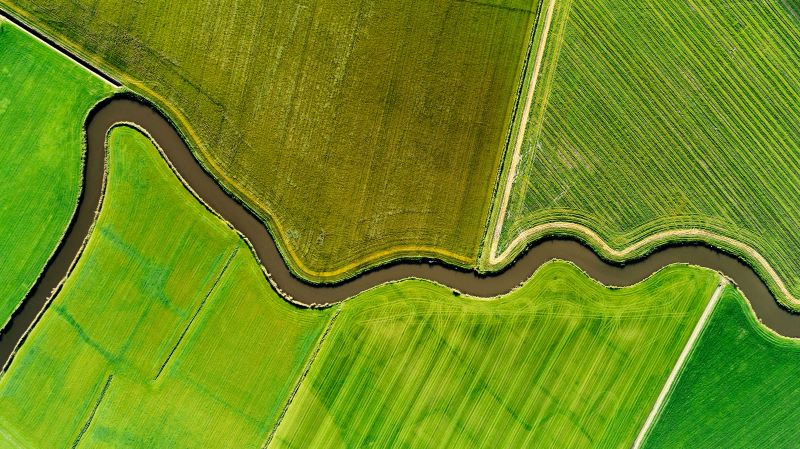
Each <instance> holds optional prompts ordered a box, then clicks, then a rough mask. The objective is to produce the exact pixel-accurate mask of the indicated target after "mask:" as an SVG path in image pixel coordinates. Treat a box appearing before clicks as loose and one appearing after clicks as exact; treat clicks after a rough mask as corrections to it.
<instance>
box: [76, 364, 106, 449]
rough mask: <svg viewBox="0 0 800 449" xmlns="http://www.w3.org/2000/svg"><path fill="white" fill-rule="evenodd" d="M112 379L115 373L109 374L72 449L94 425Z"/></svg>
mask: <svg viewBox="0 0 800 449" xmlns="http://www.w3.org/2000/svg"><path fill="white" fill-rule="evenodd" d="M112 379H114V375H113V374H109V375H108V378H107V379H106V384H105V385H103V389H102V390H101V391H100V396H99V397H98V398H97V401H95V403H94V407H93V408H92V412H91V413H90V414H89V418H87V419H86V422H85V423H84V424H83V427H82V428H81V431H80V432H78V436H77V437H76V438H75V441H73V442H72V449H75V448H76V447H78V445H79V444H80V443H81V439H82V438H83V435H84V434H86V431H87V430H89V426H91V425H92V421H93V420H94V415H95V414H97V409H98V408H100V403H101V402H103V398H105V397H106V393H107V392H108V387H110V386H111V380H112Z"/></svg>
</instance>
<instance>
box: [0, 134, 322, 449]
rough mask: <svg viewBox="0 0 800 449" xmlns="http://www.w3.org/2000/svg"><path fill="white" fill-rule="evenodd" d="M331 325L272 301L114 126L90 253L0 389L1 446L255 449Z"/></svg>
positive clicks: (251, 268)
mask: <svg viewBox="0 0 800 449" xmlns="http://www.w3.org/2000/svg"><path fill="white" fill-rule="evenodd" d="M330 314H331V312H330V311H329V310H325V311H318V310H300V309H297V308H295V307H293V306H291V305H289V304H288V303H286V302H285V301H283V299H281V298H280V297H278V296H277V294H276V293H275V292H274V291H273V290H272V289H271V288H270V286H269V284H268V283H267V281H266V280H265V277H264V274H263V273H262V271H261V268H260V266H259V265H258V264H257V262H256V260H255V258H254V257H253V256H252V255H251V253H250V250H249V248H248V247H247V246H246V245H245V244H244V242H243V240H241V239H240V238H239V237H238V235H237V234H236V233H234V232H233V231H232V230H231V229H230V228H228V227H227V225H226V224H225V223H224V222H222V221H221V220H219V219H218V218H217V217H216V216H214V215H212V214H211V213H210V212H208V211H207V210H206V209H205V208H204V207H203V206H202V205H201V203H199V202H198V201H197V200H196V199H195V198H194V197H193V196H192V195H191V194H190V193H189V192H188V191H187V190H186V189H185V188H184V187H183V185H182V184H181V183H180V182H179V181H178V179H177V178H176V177H175V176H174V175H173V173H172V172H171V171H170V169H169V167H168V166H167V164H166V162H165V161H164V160H163V159H162V158H161V156H160V154H159V153H158V152H157V151H156V149H155V147H154V146H153V145H152V144H151V143H150V141H149V140H148V139H147V138H146V137H144V136H143V135H141V134H140V133H139V132H138V131H135V130H133V129H130V128H116V129H114V130H113V131H112V133H111V135H110V140H109V175H108V187H107V194H106V198H105V201H104V204H103V208H102V211H101V214H100V217H99V220H98V222H97V225H96V227H95V229H94V231H93V233H92V235H91V238H90V241H89V244H88V246H87V248H86V250H85V252H84V255H83V256H82V257H81V259H80V262H79V263H78V265H77V266H76V269H75V271H74V272H73V274H72V275H71V276H70V277H69V279H68V281H67V283H66V284H65V286H64V288H63V290H62V291H61V293H60V294H59V295H58V296H57V297H56V299H55V300H54V302H53V304H52V305H51V306H50V308H49V309H48V310H47V312H46V313H45V314H44V316H43V317H42V319H41V321H40V322H39V323H38V324H37V325H36V327H35V328H34V330H33V331H32V334H31V335H30V336H29V338H28V340H27V341H26V342H25V344H24V345H23V346H22V348H21V350H20V351H19V353H18V354H17V356H16V358H15V360H14V361H13V363H12V364H11V366H10V368H9V370H8V371H7V372H6V373H5V374H4V375H3V377H2V379H1V380H0V447H4V448H14V447H18V448H26V449H29V448H49V447H75V446H74V444H75V443H80V444H81V447H84V446H85V447H98V446H106V447H142V448H153V447H165V448H166V447H170V448H175V447H260V446H259V445H260V444H261V442H263V441H264V440H265V439H266V437H267V435H268V433H269V431H270V430H271V429H272V427H273V425H274V423H275V421H276V420H277V417H278V415H279V413H280V412H281V410H282V404H283V401H284V399H285V398H286V396H287V395H288V394H289V391H290V390H291V389H292V388H293V386H294V379H295V378H296V377H297V376H298V373H299V372H300V371H301V370H302V368H303V366H304V363H305V360H306V358H307V356H308V353H309V352H310V350H311V348H313V346H314V344H315V342H316V340H317V338H318V337H319V335H320V334H321V332H322V330H323V328H324V327H325V325H326V323H327V321H328V318H327V317H328V316H329V315H330ZM44 423H46V425H44ZM231 445H232V446H231Z"/></svg>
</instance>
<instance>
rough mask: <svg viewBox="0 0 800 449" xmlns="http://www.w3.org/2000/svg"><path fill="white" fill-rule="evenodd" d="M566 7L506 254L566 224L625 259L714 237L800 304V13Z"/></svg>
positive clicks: (598, 4) (720, 7)
mask: <svg viewBox="0 0 800 449" xmlns="http://www.w3.org/2000/svg"><path fill="white" fill-rule="evenodd" d="M556 3H557V7H558V11H559V12H558V13H557V14H556V18H555V19H554V22H553V25H552V29H551V32H550V37H549V38H548V42H547V47H546V49H547V51H546V55H547V56H546V59H545V60H544V65H543V72H542V74H541V75H540V79H539V82H538V83H537V87H536V90H535V100H534V107H533V109H532V115H531V120H530V122H529V124H528V130H527V136H526V141H525V144H524V146H523V149H522V161H521V163H520V171H519V174H518V176H517V177H516V181H515V183H514V187H513V193H512V196H511V200H510V202H509V206H508V213H507V216H506V221H505V227H504V229H503V233H502V237H501V242H500V243H501V244H500V250H501V251H502V250H503V249H504V248H505V247H506V246H507V245H508V244H509V243H510V242H511V241H512V240H513V239H514V238H515V237H516V236H518V235H519V234H520V233H521V232H523V231H524V230H525V229H528V228H530V227H533V226H536V225H540V224H544V223H547V222H552V221H569V222H576V223H579V224H582V225H585V226H587V227H589V228H591V229H593V230H595V231H597V232H598V233H599V234H600V235H601V236H602V238H603V239H605V240H606V241H607V242H609V244H610V245H611V246H612V247H614V248H617V249H622V248H625V247H627V246H629V245H631V244H632V243H635V242H637V241H639V240H641V239H643V238H645V237H647V236H649V235H652V234H654V233H657V232H660V231H666V230H672V229H692V228H700V229H704V230H707V231H711V232H714V233H717V234H719V235H722V236H726V237H730V238H733V239H736V240H739V241H741V242H744V243H746V244H748V245H750V246H752V247H754V248H755V249H756V250H757V251H758V252H759V253H761V254H762V255H763V256H764V257H766V259H767V261H768V262H769V263H770V264H771V265H772V266H773V267H774V268H775V269H776V270H777V272H778V274H779V275H780V276H781V278H782V279H783V280H784V281H785V282H786V284H787V285H788V287H789V289H790V290H791V291H792V292H793V293H794V294H795V295H800V258H798V257H796V256H797V254H798V250H799V249H800V233H798V232H797V229H798V228H800V201H798V198H799V197H800V152H798V151H797V150H798V148H800V133H798V132H797V129H798V128H797V127H798V123H800V107H798V106H797V105H798V104H800V78H798V76H797V68H798V63H797V61H800V45H798V42H800V17H798V16H797V14H796V13H795V12H793V11H795V10H800V5H798V4H797V2H796V1H785V2H784V1H778V0H776V1H767V2H718V1H711V0H698V1H692V2H686V1H682V0H681V1H678V0H660V1H658V2H648V3H647V4H642V3H636V4H633V3H631V2H628V1H623V0H588V1H583V2H570V1H568V0H567V1H557V2H556ZM792 8H794V9H792ZM562 28H563V30H562ZM538 237H541V235H533V236H531V238H538ZM651 247H652V246H651ZM648 249H649V248H642V252H643V251H646V250H648Z"/></svg>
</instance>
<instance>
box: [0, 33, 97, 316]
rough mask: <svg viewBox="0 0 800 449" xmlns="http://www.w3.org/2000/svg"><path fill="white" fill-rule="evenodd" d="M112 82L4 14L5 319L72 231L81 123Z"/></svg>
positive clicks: (0, 279) (0, 153)
mask: <svg viewBox="0 0 800 449" xmlns="http://www.w3.org/2000/svg"><path fill="white" fill-rule="evenodd" d="M110 92H111V87H110V86H108V85H107V84H105V83H104V82H102V81H101V80H99V79H98V78H96V77H94V76H93V75H91V74H90V73H89V72H87V71H85V70H84V69H83V68H81V67H80V66H77V65H75V64H74V63H73V62H72V61H70V60H69V59H67V58H65V57H64V56H63V55H60V54H58V53H57V52H55V51H54V50H52V49H51V48H49V47H47V46H46V45H44V44H43V43H41V42H39V41H38V40H36V39H35V38H33V37H31V36H30V35H28V34H26V33H25V32H24V31H22V30H20V29H19V28H17V27H16V26H14V25H13V24H11V23H9V22H7V21H6V20H5V19H3V18H0V141H2V143H3V144H2V145H3V146H2V150H0V179H2V182H0V255H2V260H3V261H2V263H0V326H2V324H4V323H5V322H6V320H8V318H9V317H10V316H11V313H12V312H13V311H14V309H16V308H17V306H18V305H19V303H20V301H21V300H22V299H23V298H24V297H25V295H26V294H27V293H28V291H29V290H30V288H31V286H32V285H33V283H34V282H35V281H36V279H37V277H38V276H39V273H41V272H42V269H43V268H44V265H45V263H47V261H48V259H49V258H50V255H51V254H52V253H53V251H54V250H55V249H56V246H57V245H58V242H59V241H60V240H61V237H62V236H63V235H64V232H65V231H66V228H67V225H68V224H69V221H70V218H71V217H72V214H73V212H74V211H75V207H76V205H77V202H78V194H79V192H80V186H81V182H82V181H81V155H82V154H83V138H82V136H83V124H84V120H85V118H86V114H87V113H88V112H89V109H90V108H91V107H92V105H93V104H94V103H96V102H97V101H99V100H100V99H101V98H102V97H104V96H106V95H108V94H109V93H110Z"/></svg>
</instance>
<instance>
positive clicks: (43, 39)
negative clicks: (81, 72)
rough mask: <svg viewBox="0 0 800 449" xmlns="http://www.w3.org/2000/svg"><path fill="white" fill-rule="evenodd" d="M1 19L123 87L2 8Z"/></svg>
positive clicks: (110, 82) (95, 74)
mask: <svg viewBox="0 0 800 449" xmlns="http://www.w3.org/2000/svg"><path fill="white" fill-rule="evenodd" d="M0 17H4V18H5V19H7V20H8V21H9V22H11V23H13V24H14V25H16V26H17V27H19V28H20V29H21V30H23V31H25V32H26V33H28V34H30V35H31V36H33V37H34V38H35V39H36V40H38V41H39V42H41V43H43V44H45V45H47V46H48V47H51V48H53V49H54V50H55V51H56V52H58V53H61V54H63V55H65V56H66V57H68V58H69V59H71V60H73V61H74V62H75V63H76V64H78V65H79V66H81V67H83V68H84V69H86V71H88V72H89V73H91V74H92V75H94V76H96V77H98V78H100V79H101V80H103V81H105V82H107V83H108V84H110V85H112V86H114V87H122V83H120V82H119V81H117V80H115V79H114V78H112V77H111V76H110V75H109V74H107V73H105V72H103V71H102V70H99V69H97V68H96V67H94V66H93V65H91V64H89V63H88V62H86V61H84V60H83V59H82V58H80V57H79V56H78V55H76V54H75V53H73V52H71V51H70V50H68V49H66V48H64V47H62V46H61V45H58V44H57V43H55V42H53V40H52V39H50V38H49V37H47V36H45V35H44V34H42V33H40V32H38V31H36V29H35V28H33V27H32V26H30V25H28V24H27V23H25V22H23V21H22V20H20V19H18V18H16V17H14V16H13V15H11V14H10V13H8V12H7V11H6V10H4V9H2V8H0Z"/></svg>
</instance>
